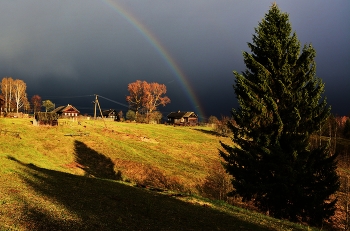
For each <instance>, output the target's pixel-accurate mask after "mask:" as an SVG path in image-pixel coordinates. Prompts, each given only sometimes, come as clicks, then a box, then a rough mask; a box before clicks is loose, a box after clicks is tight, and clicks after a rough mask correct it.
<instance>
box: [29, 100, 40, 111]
mask: <svg viewBox="0 0 350 231" xmlns="http://www.w3.org/2000/svg"><path fill="white" fill-rule="evenodd" d="M30 101H31V102H32V104H33V110H34V114H35V113H36V112H39V111H40V109H41V97H40V96H39V95H33V97H32V98H31V100H30Z"/></svg>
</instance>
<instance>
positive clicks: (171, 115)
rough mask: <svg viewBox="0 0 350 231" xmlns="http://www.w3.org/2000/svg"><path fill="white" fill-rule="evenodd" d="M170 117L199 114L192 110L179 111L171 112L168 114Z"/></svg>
mask: <svg viewBox="0 0 350 231" xmlns="http://www.w3.org/2000/svg"><path fill="white" fill-rule="evenodd" d="M167 117H168V118H175V119H180V118H186V117H197V115H196V114H195V113H194V112H192V111H178V112H171V113H170V114H169V115H167Z"/></svg>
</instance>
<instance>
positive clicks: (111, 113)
mask: <svg viewBox="0 0 350 231" xmlns="http://www.w3.org/2000/svg"><path fill="white" fill-rule="evenodd" d="M102 116H103V118H110V119H114V120H116V119H117V117H118V113H117V111H116V110H114V109H108V110H104V111H102Z"/></svg>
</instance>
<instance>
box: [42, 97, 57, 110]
mask: <svg viewBox="0 0 350 231" xmlns="http://www.w3.org/2000/svg"><path fill="white" fill-rule="evenodd" d="M42 105H43V107H45V112H48V111H52V110H53V109H54V108H55V105H54V104H53V103H52V102H51V101H50V100H44V101H43V104H42Z"/></svg>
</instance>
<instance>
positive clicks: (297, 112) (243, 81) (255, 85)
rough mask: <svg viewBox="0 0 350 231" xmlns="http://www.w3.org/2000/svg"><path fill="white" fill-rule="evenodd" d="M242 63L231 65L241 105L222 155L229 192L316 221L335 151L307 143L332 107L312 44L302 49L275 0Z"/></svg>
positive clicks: (334, 178) (329, 208) (323, 211)
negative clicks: (231, 188)
mask: <svg viewBox="0 0 350 231" xmlns="http://www.w3.org/2000/svg"><path fill="white" fill-rule="evenodd" d="M248 46H249V48H250V49H251V52H252V53H251V54H249V53H247V52H244V53H243V57H244V62H245V64H246V67H247V69H246V71H245V72H243V73H242V74H239V73H238V72H236V71H234V75H235V77H236V81H235V85H234V91H235V94H236V96H237V99H238V102H239V108H238V109H233V110H232V116H233V119H234V120H235V122H236V125H234V124H232V123H230V124H229V126H230V129H231V130H232V132H233V138H232V139H233V143H234V146H230V145H227V144H224V143H222V144H221V145H222V147H223V150H221V151H220V155H221V156H222V157H223V158H224V160H225V167H226V169H227V171H228V172H229V173H230V174H231V175H232V176H233V181H232V183H233V186H234V189H235V190H234V192H233V193H237V194H239V195H240V196H242V198H243V200H246V201H250V200H251V201H254V203H255V205H256V206H257V207H258V208H259V209H260V210H261V211H264V212H267V213H269V214H270V215H272V216H274V217H277V218H285V219H289V220H292V221H296V220H300V219H302V220H303V221H307V222H309V223H310V224H321V223H322V221H323V219H326V218H329V217H330V216H332V215H333V214H334V210H335V207H334V204H335V202H336V201H335V200H333V201H331V202H329V198H330V196H331V195H332V194H333V193H334V192H335V191H336V190H337V189H338V188H339V177H338V175H337V173H336V162H335V158H336V156H335V155H333V156H330V154H329V149H328V146H327V145H325V146H320V147H317V148H315V149H312V148H311V146H310V142H309V141H310V136H311V135H312V134H315V133H317V131H319V129H320V127H321V126H322V125H323V124H324V122H325V121H326V119H327V118H328V116H329V114H330V108H329V107H328V106H327V103H326V100H325V99H322V97H321V95H322V94H323V92H324V84H323V82H322V81H321V79H320V78H317V77H316V76H315V75H316V64H315V61H314V58H315V50H314V48H313V47H312V46H311V45H305V46H304V47H303V48H302V49H301V47H300V42H299V41H298V39H297V35H296V33H293V34H292V28H291V25H290V23H289V16H288V14H286V13H282V12H280V10H279V8H278V7H277V5H276V4H273V5H272V6H271V8H270V10H269V12H268V13H267V14H266V15H265V18H264V19H263V20H262V21H261V22H260V23H259V25H258V27H257V28H255V35H253V42H252V43H248Z"/></svg>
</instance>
